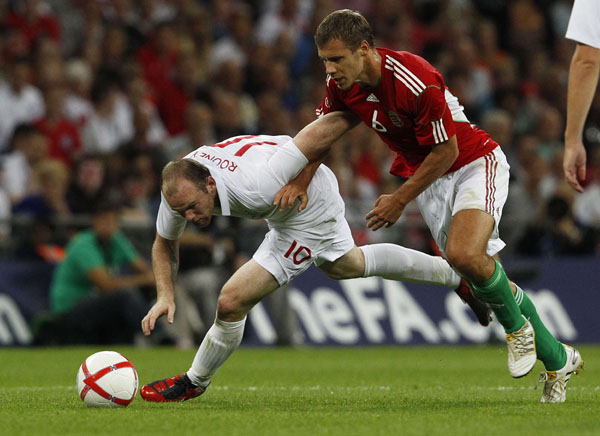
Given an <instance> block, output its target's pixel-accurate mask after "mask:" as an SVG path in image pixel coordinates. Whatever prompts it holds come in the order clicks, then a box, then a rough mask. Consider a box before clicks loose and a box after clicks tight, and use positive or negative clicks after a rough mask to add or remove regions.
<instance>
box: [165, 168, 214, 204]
mask: <svg viewBox="0 0 600 436" xmlns="http://www.w3.org/2000/svg"><path fill="white" fill-rule="evenodd" d="M209 176H210V171H208V168H206V167H205V166H204V165H202V164H201V163H199V162H196V161H195V160H192V159H179V160H174V161H171V162H169V163H168V164H166V165H165V167H164V168H163V170H162V174H161V180H162V182H161V187H162V190H163V193H164V195H166V196H167V197H170V196H172V195H174V194H175V193H176V192H177V181H178V180H181V179H185V180H189V181H190V182H192V183H193V184H194V185H195V186H197V187H198V188H200V189H201V190H202V191H204V192H207V189H206V181H207V179H208V177H209Z"/></svg>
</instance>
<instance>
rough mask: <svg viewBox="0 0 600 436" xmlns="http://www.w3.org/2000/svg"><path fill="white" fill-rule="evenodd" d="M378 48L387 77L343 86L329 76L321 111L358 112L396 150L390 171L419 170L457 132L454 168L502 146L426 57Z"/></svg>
mask: <svg viewBox="0 0 600 436" xmlns="http://www.w3.org/2000/svg"><path fill="white" fill-rule="evenodd" d="M377 51H378V52H379V54H380V55H381V76H382V78H381V81H380V82H379V83H378V84H377V85H376V86H375V87H373V88H366V87H362V86H360V85H359V84H358V83H354V84H353V85H352V86H351V87H350V88H348V89H347V90H342V89H340V88H338V87H337V85H336V84H335V81H333V80H330V77H329V76H328V77H327V86H326V95H325V98H324V99H323V103H321V105H320V106H319V107H318V108H317V116H321V115H323V114H326V113H329V112H334V111H348V110H349V111H352V112H354V113H355V114H356V115H358V116H359V117H360V119H361V120H362V121H363V122H364V123H365V124H366V125H367V126H369V127H371V128H372V129H374V130H375V131H376V132H377V134H378V135H379V136H380V137H381V139H383V141H384V142H385V143H386V144H387V145H388V147H389V148H390V149H391V150H392V151H394V152H395V153H396V159H395V160H394V163H393V164H392V167H391V168H390V173H392V174H394V175H396V176H400V177H410V176H411V175H413V174H414V173H415V171H416V170H417V168H419V165H421V162H423V160H424V159H425V157H426V156H427V155H428V154H429V152H430V151H431V149H432V148H433V147H434V146H435V145H436V144H439V143H441V142H445V141H447V140H448V139H449V138H451V137H452V135H454V134H456V139H457V141H458V149H459V154H458V158H456V161H454V164H452V166H451V167H450V169H449V170H448V171H447V172H448V173H449V172H452V171H456V170H457V169H459V168H460V167H462V166H464V165H466V164H468V163H469V162H472V161H474V160H475V159H477V158H479V157H481V156H484V155H486V154H487V153H489V152H490V151H491V150H493V149H494V148H495V147H497V146H498V144H497V143H496V142H495V141H494V140H493V139H492V138H491V137H490V136H489V135H488V134H487V132H485V131H483V130H481V129H478V128H477V127H476V126H474V125H472V124H470V123H469V120H468V119H467V117H466V116H465V114H464V112H463V107H462V106H461V105H460V104H459V102H458V99H457V98H456V97H455V96H454V95H452V93H450V91H449V90H448V89H447V88H446V85H445V84H444V79H443V78H442V75H441V74H440V72H439V71H438V70H436V69H435V68H434V67H433V66H432V65H431V64H429V63H428V62H427V61H426V60H425V59H423V58H421V57H419V56H417V55H414V54H412V53H408V52H404V51H393V50H388V49H385V48H377Z"/></svg>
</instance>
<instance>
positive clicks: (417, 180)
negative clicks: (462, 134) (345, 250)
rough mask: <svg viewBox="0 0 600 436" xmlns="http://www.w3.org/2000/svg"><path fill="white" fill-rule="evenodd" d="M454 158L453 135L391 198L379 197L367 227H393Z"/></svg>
mask: <svg viewBox="0 0 600 436" xmlns="http://www.w3.org/2000/svg"><path fill="white" fill-rule="evenodd" d="M457 157H458V143H457V141H456V135H454V136H452V137H451V138H450V139H449V140H448V141H446V142H443V143H441V144H438V145H436V146H435V147H434V148H433V150H431V152H430V153H429V154H428V155H427V157H426V158H425V160H424V161H423V162H422V163H421V166H419V168H418V169H417V171H415V173H414V174H413V175H412V177H411V178H410V179H408V180H407V181H406V182H405V183H404V184H403V185H402V186H400V187H399V188H398V189H397V190H396V191H395V192H394V193H393V194H389V195H381V196H380V197H379V198H378V199H377V200H376V201H375V207H374V208H373V210H371V211H370V212H369V213H368V214H367V215H366V216H365V219H366V220H367V227H369V228H370V229H371V230H378V229H379V228H381V227H384V226H385V227H389V226H391V225H392V224H394V223H395V222H396V221H397V220H398V218H400V215H402V213H403V212H404V208H405V207H406V205H407V204H408V203H409V202H410V201H412V200H414V199H415V198H417V196H418V195H419V194H420V193H421V192H423V191H424V190H425V189H427V188H428V187H429V185H431V184H432V183H433V182H434V181H435V180H437V179H438V178H440V177H441V176H442V175H443V174H444V173H445V172H446V171H448V169H449V168H450V167H451V166H452V164H453V163H454V161H455V160H456V158H457Z"/></svg>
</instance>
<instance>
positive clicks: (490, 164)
mask: <svg viewBox="0 0 600 436" xmlns="http://www.w3.org/2000/svg"><path fill="white" fill-rule="evenodd" d="M483 158H484V159H485V211H486V212H487V213H489V214H490V215H492V216H494V209H495V208H496V170H497V169H498V161H497V160H496V155H495V154H494V153H488V154H486V155H485V156H484V157H483Z"/></svg>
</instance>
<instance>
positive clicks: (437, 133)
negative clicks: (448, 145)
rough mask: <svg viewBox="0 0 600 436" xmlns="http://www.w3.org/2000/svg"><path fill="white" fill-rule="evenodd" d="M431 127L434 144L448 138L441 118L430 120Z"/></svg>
mask: <svg viewBox="0 0 600 436" xmlns="http://www.w3.org/2000/svg"><path fill="white" fill-rule="evenodd" d="M431 127H432V129H433V139H434V140H435V143H436V144H439V143H440V142H446V141H447V140H448V134H447V133H446V128H445V127H444V123H443V121H442V119H441V118H440V119H439V120H436V121H432V122H431Z"/></svg>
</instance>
